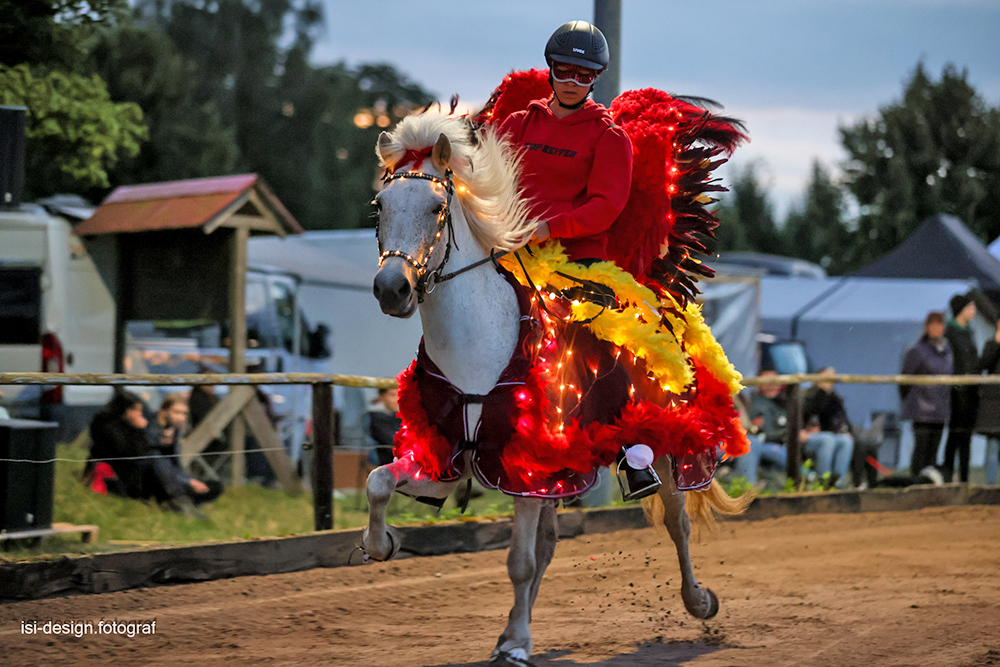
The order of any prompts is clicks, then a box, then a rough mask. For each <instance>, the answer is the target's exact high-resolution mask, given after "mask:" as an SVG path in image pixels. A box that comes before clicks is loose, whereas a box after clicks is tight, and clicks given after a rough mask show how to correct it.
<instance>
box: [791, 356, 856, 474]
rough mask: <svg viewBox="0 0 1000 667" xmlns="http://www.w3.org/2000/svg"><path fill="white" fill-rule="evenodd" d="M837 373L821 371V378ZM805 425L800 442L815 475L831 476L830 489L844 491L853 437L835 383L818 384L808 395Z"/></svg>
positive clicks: (803, 406) (830, 369) (805, 398)
mask: <svg viewBox="0 0 1000 667" xmlns="http://www.w3.org/2000/svg"><path fill="white" fill-rule="evenodd" d="M836 372H837V371H836V370H835V369H834V368H833V367H832V366H830V367H828V368H824V369H823V370H822V371H820V375H835V374H836ZM802 421H803V423H805V425H806V426H805V428H804V429H802V431H801V433H800V434H799V441H800V442H801V443H802V444H803V447H802V449H803V451H804V452H805V453H806V454H808V455H809V457H810V458H811V459H812V460H813V463H814V464H815V470H816V473H817V474H818V475H820V476H821V477H822V476H823V475H826V474H827V473H829V475H830V478H829V479H830V481H829V484H830V486H835V487H836V488H843V487H844V486H846V485H847V471H848V470H849V469H850V465H851V457H852V456H853V455H854V437H853V436H852V435H851V423H850V422H849V421H848V420H847V411H846V410H845V409H844V401H843V399H842V398H840V396H839V395H838V394H837V393H836V392H835V391H834V390H833V383H832V382H817V383H816V385H815V386H813V387H810V388H809V390H808V391H806V392H805V395H804V396H803V401H802Z"/></svg>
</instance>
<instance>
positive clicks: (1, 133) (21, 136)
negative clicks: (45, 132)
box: [0, 106, 28, 208]
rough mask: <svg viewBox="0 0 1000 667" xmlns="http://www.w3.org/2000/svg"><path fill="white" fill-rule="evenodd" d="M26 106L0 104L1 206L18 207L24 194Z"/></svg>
mask: <svg viewBox="0 0 1000 667" xmlns="http://www.w3.org/2000/svg"><path fill="white" fill-rule="evenodd" d="M27 119H28V109H27V108H26V107H8V106H0V207H2V208H18V207H19V206H20V205H21V198H22V197H23V196H24V151H25V129H26V128H27V122H28V121H27Z"/></svg>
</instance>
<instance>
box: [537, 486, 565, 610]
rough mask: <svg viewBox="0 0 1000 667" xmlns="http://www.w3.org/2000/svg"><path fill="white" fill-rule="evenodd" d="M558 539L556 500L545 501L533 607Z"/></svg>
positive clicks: (539, 533)
mask: <svg viewBox="0 0 1000 667" xmlns="http://www.w3.org/2000/svg"><path fill="white" fill-rule="evenodd" d="M558 541H559V519H558V516H557V514H556V501H548V502H545V501H543V503H542V509H541V511H540V513H539V516H538V535H537V536H536V537H535V579H534V581H532V582H531V607H530V608H531V609H534V608H535V600H536V599H537V598H538V588H539V586H541V584H542V577H543V576H545V570H546V569H547V568H548V567H549V563H551V562H552V557H553V556H554V555H555V553H556V543H557V542H558Z"/></svg>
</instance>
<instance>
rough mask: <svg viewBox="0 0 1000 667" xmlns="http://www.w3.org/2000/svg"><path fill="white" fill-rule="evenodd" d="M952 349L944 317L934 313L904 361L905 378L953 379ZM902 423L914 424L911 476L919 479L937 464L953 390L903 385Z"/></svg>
mask: <svg viewBox="0 0 1000 667" xmlns="http://www.w3.org/2000/svg"><path fill="white" fill-rule="evenodd" d="M952 368H953V360H952V356H951V347H950V346H949V345H948V341H947V340H946V339H945V338H944V315H942V314H941V313H937V312H932V313H929V314H928V315H927V319H926V320H925V321H924V334H923V335H922V336H921V337H920V340H918V341H917V344H916V345H914V346H913V347H911V348H910V349H909V351H908V352H907V353H906V358H905V359H904V360H903V369H902V371H901V373H902V374H903V375H950V374H951V372H952ZM899 393H900V395H901V396H902V397H903V419H909V420H912V421H913V457H912V458H911V460H910V472H911V473H912V474H913V475H914V476H917V475H919V474H920V471H921V470H923V469H924V468H926V467H927V466H933V465H934V463H935V461H936V460H937V450H938V446H939V445H940V444H941V434H942V433H943V432H944V425H945V424H947V423H948V419H949V418H950V417H951V388H950V387H948V386H947V385H920V384H918V385H900V386H899Z"/></svg>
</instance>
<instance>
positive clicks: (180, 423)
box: [147, 394, 222, 513]
mask: <svg viewBox="0 0 1000 667" xmlns="http://www.w3.org/2000/svg"><path fill="white" fill-rule="evenodd" d="M187 420H188V405H187V402H186V401H185V400H184V396H183V395H181V394H170V395H168V396H167V397H166V398H164V399H163V403H161V404H160V409H159V410H158V411H157V413H156V417H155V418H154V419H153V420H152V422H151V423H150V424H149V426H148V427H147V438H148V440H149V445H150V448H151V449H152V450H153V451H154V452H155V453H158V454H161V455H162V458H155V459H152V461H151V463H150V465H152V466H153V469H154V474H155V477H156V479H157V480H158V481H159V482H160V484H161V485H162V486H163V489H164V491H165V492H166V494H165V496H164V495H162V494H158V493H156V492H155V491H154V495H155V496H157V500H163V501H166V502H167V503H168V504H173V505H177V506H178V507H179V508H180V510H181V511H182V512H184V513H190V512H189V511H186V510H189V507H188V505H189V503H188V502H186V501H185V500H179V502H178V499H181V498H182V497H183V496H187V497H188V498H190V499H191V501H192V502H193V503H194V504H195V505H200V504H202V503H206V502H209V501H212V500H215V499H216V498H217V497H218V496H219V494H221V493H222V484H220V483H219V482H216V481H209V482H207V483H206V482H202V481H201V480H199V479H196V478H194V477H191V476H189V475H187V474H186V473H185V472H184V470H183V469H182V468H181V466H180V459H179V458H178V457H179V455H180V453H181V446H180V443H181V438H182V437H183V436H184V432H185V427H186V426H187ZM174 509H177V508H174Z"/></svg>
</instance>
